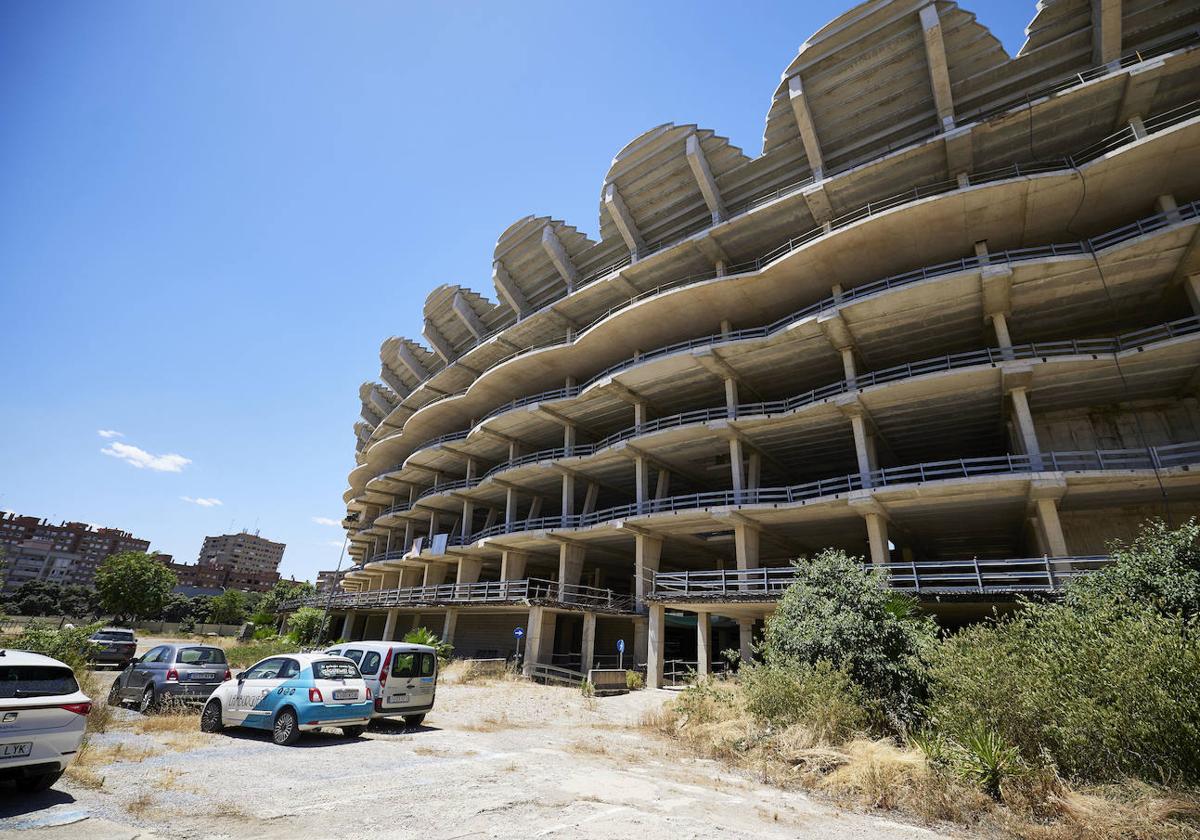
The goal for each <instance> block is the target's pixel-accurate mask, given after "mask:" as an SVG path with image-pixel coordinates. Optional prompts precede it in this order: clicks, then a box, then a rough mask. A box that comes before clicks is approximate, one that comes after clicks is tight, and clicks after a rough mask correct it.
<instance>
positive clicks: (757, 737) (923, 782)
mask: <svg viewBox="0 0 1200 840" xmlns="http://www.w3.org/2000/svg"><path fill="white" fill-rule="evenodd" d="M688 699H689V702H687V703H682V702H680V701H678V700H677V701H672V702H671V703H668V704H666V705H664V706H663V707H661V708H659V709H653V710H650V711H648V712H646V713H645V714H644V715H643V716H642V718H641V721H640V724H641V726H642V727H644V728H646V729H650V730H652V731H654V732H657V733H660V734H662V735H666V736H668V737H669V738H671V739H673V740H675V741H677V742H679V743H681V744H682V745H684V746H685V747H686V748H688V749H689V750H690V751H692V752H694V753H698V754H700V755H703V756H705V757H708V758H713V759H717V760H719V761H721V762H723V763H725V764H727V765H729V766H732V767H738V768H741V769H743V770H749V771H751V772H752V773H754V775H755V776H757V777H758V778H760V779H762V780H763V781H766V782H768V783H770V784H774V785H776V786H779V787H784V788H789V787H796V788H803V789H806V790H811V791H815V792H819V793H822V794H824V795H826V796H828V797H830V798H832V799H833V800H834V801H836V802H838V803H840V804H843V805H848V806H852V807H863V808H875V809H880V810H889V811H896V812H898V813H903V814H907V815H909V816H912V817H917V818H920V819H922V820H924V821H926V822H928V823H936V822H952V823H957V824H960V825H965V826H973V827H977V828H978V829H980V830H983V831H984V832H985V833H989V834H990V833H998V834H1003V835H1004V836H1011V837H1018V838H1024V839H1025V840H1160V838H1164V839H1165V840H1200V792H1197V793H1195V794H1192V793H1179V792H1177V791H1164V790H1161V789H1158V788H1154V787H1150V786H1147V785H1144V784H1140V783H1136V782H1130V783H1126V784H1122V785H1115V786H1108V787H1103V788H1092V789H1087V790H1073V789H1071V788H1070V787H1069V786H1068V785H1067V784H1066V783H1064V782H1063V781H1062V780H1061V779H1059V778H1058V776H1057V775H1056V774H1054V773H1053V772H1052V771H1040V772H1037V771H1031V772H1029V773H1027V774H1025V775H1023V776H1020V777H1016V778H1013V779H1010V780H1008V781H1006V783H1005V784H1004V785H1003V786H1002V789H1001V801H999V802H998V801H996V800H993V799H992V798H991V797H989V796H987V795H986V794H984V793H983V792H981V791H980V790H978V789H976V788H974V787H972V786H970V785H967V784H964V783H962V782H960V781H958V779H957V778H954V777H952V776H949V775H947V774H946V773H944V772H941V771H938V770H936V769H935V768H933V767H931V766H930V765H929V763H928V762H927V761H926V759H925V756H924V754H922V753H921V752H920V751H918V750H915V749H910V748H905V747H900V746H898V745H897V744H896V743H895V742H893V741H891V740H890V739H873V738H867V737H861V736H860V737H856V738H853V739H851V740H849V741H847V742H845V743H828V742H826V741H824V740H823V739H822V738H820V737H818V736H816V735H815V734H814V733H813V732H812V731H810V730H808V729H806V728H805V727H803V726H799V725H796V726H791V727H788V728H787V729H784V730H782V731H778V730H771V729H770V728H767V727H763V726H762V725H760V724H758V723H757V722H756V721H754V720H753V719H752V718H751V717H750V716H749V715H748V714H747V713H746V712H745V698H744V697H743V696H742V694H741V691H740V688H739V687H738V686H737V685H736V683H729V684H727V685H723V686H721V687H719V690H717V691H715V692H714V691H710V692H705V693H701V694H700V696H692V697H690V698H688ZM571 748H572V749H573V750H575V751H578V752H587V751H590V746H589V744H588V742H586V741H580V742H576V744H573V745H572V746H571Z"/></svg>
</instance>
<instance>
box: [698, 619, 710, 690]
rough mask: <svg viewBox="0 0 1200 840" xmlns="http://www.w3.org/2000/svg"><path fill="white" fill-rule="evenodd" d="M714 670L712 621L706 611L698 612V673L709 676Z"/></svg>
mask: <svg viewBox="0 0 1200 840" xmlns="http://www.w3.org/2000/svg"><path fill="white" fill-rule="evenodd" d="M711 670H712V622H711V616H710V615H709V614H708V613H706V612H698V613H696V673H697V674H699V675H700V676H702V677H707V676H708V674H709V671H711Z"/></svg>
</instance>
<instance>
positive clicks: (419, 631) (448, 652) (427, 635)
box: [404, 627, 454, 665]
mask: <svg viewBox="0 0 1200 840" xmlns="http://www.w3.org/2000/svg"><path fill="white" fill-rule="evenodd" d="M404 641H406V642H408V643H409V644H410V645H429V646H430V647H432V648H436V649H437V658H438V662H439V663H441V664H443V665H444V664H445V663H447V662H449V661H450V657H451V656H452V655H453V654H454V645H452V644H450V643H449V642H443V641H442V637H441V636H438V635H436V634H434V633H433V631H432V630H430V629H429V628H428V627H418V628H416V629H415V630H410V631H408V633H406V634H405V635H404Z"/></svg>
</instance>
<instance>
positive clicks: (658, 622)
mask: <svg viewBox="0 0 1200 840" xmlns="http://www.w3.org/2000/svg"><path fill="white" fill-rule="evenodd" d="M648 621H649V623H648V626H647V628H646V687H647V688H662V682H663V652H664V650H665V648H666V644H665V642H666V639H665V638H664V635H665V631H666V610H665V609H664V608H663V605H662V604H651V605H650V615H649V618H648Z"/></svg>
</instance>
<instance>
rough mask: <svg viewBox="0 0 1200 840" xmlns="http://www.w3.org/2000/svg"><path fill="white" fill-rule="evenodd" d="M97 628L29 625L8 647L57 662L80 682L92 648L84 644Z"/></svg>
mask: <svg viewBox="0 0 1200 840" xmlns="http://www.w3.org/2000/svg"><path fill="white" fill-rule="evenodd" d="M99 626H100V625H98V624H94V625H91V626H88V627H64V628H61V629H58V628H49V627H38V626H36V625H32V626H29V627H26V628H25V629H24V630H22V631H21V635H19V636H17V637H16V639H14V640H13V642H12V644H11V645H9V646H10V647H12V648H13V649H15V650H27V651H29V652H30V653H40V654H42V655H43V656H49V657H51V658H53V659H57V660H59V661H60V662H62V663H63V664H65V665H67V666H69V667H70V668H71V669H72V670H73V671H75V673H76V676H78V677H80V678H82V677H83V672H84V671H86V670H87V667H88V661H89V657H90V656H91V655H92V653H94V652H95V650H96V645H95V644H94V643H93V642H91V641H89V640H88V637H89V636H91V635H92V633H95V632H96V630H97V629H98V628H99Z"/></svg>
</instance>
